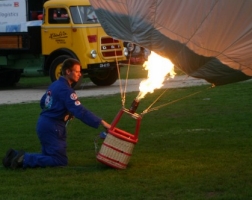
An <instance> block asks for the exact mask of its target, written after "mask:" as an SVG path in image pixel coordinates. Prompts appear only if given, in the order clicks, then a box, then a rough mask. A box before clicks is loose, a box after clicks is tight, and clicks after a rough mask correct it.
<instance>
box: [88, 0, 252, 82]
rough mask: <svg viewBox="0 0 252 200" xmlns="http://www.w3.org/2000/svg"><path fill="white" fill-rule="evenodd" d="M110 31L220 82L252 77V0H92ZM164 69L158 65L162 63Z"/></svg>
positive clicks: (189, 71)
mask: <svg viewBox="0 0 252 200" xmlns="http://www.w3.org/2000/svg"><path fill="white" fill-rule="evenodd" d="M90 3H91V5H92V6H93V7H94V9H95V12H96V14H97V16H98V18H99V21H100V23H101V25H102V27H103V28H104V30H105V32H106V33H107V34H108V35H110V36H112V37H114V38H117V39H121V40H124V41H131V42H133V43H135V44H138V45H140V46H142V47H145V48H147V49H149V50H152V51H154V52H156V53H158V54H159V55H161V56H163V57H166V58H169V59H170V60H171V61H172V62H173V63H174V65H175V66H177V67H178V68H180V69H181V70H182V71H184V72H185V73H186V74H188V75H189V76H192V77H196V78H202V79H205V80H207V81H208V82H210V83H212V84H214V85H224V84H228V83H233V82H238V81H243V80H247V79H250V78H252V14H251V10H252V1H250V0H239V1H231V0H176V1H174V0H90ZM157 70H158V66H157Z"/></svg>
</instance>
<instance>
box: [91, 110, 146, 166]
mask: <svg viewBox="0 0 252 200" xmlns="http://www.w3.org/2000/svg"><path fill="white" fill-rule="evenodd" d="M123 114H127V115H132V113H130V112H129V111H128V110H127V109H122V110H120V111H119V112H118V114H117V116H116V117H115V119H114V121H113V122H112V124H111V128H110V129H108V133H107V134H106V137H105V139H104V141H103V143H102V145H101V148H100V151H99V152H98V153H97V155H96V158H97V160H98V161H99V162H101V163H103V164H105V165H108V166H110V167H113V168H116V169H126V168H127V165H128V163H129V161H130V158H131V156H132V152H133V149H134V147H135V144H136V143H137V142H138V133H139V130H140V123H141V119H142V117H141V116H140V115H137V114H136V113H135V114H134V117H132V119H134V120H136V127H135V132H134V133H129V132H127V131H125V130H122V129H119V128H117V127H116V125H117V124H118V122H119V121H120V119H121V117H122V115H123ZM100 137H101V135H100Z"/></svg>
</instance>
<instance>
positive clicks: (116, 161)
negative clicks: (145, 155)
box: [98, 153, 127, 167]
mask: <svg viewBox="0 0 252 200" xmlns="http://www.w3.org/2000/svg"><path fill="white" fill-rule="evenodd" d="M98 155H99V156H101V157H103V158H106V159H108V160H111V161H113V162H115V163H116V164H119V165H122V166H124V167H126V166H127V165H126V164H124V163H121V162H119V161H118V160H114V159H112V158H109V157H107V156H104V155H102V154H100V153H98ZM103 162H105V161H103ZM110 165H112V164H110Z"/></svg>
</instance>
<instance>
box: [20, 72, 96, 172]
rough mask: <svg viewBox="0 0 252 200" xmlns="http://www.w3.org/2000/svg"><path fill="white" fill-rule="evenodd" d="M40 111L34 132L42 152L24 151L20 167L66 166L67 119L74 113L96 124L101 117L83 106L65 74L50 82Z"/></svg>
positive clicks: (93, 125)
mask: <svg viewBox="0 0 252 200" xmlns="http://www.w3.org/2000/svg"><path fill="white" fill-rule="evenodd" d="M40 107H41V108H42V112H41V113H40V117H39V119H38V122H37V128H36V131H37V135H38V138H39V140H40V143H41V151H42V153H25V155H24V160H23V167H24V168H26V167H46V166H66V165H67V163H68V158H67V155H66V147H67V144H66V137H67V134H66V122H67V120H68V119H69V117H71V115H73V116H74V117H76V118H78V119H80V120H81V121H82V122H84V123H85V124H87V125H89V126H91V127H94V128H98V126H99V125H100V123H101V118H99V117H97V116H95V115H94V114H93V113H92V112H90V111H89V110H87V109H86V108H85V107H83V106H82V105H81V103H80V101H79V100H78V98H77V95H76V93H75V91H74V90H73V89H72V88H71V87H70V85H69V83H68V81H67V80H66V79H65V78H64V77H60V78H59V79H58V80H57V81H55V82H53V83H52V84H51V85H50V86H49V88H48V90H47V91H46V93H45V94H44V95H43V96H42V98H41V100H40Z"/></svg>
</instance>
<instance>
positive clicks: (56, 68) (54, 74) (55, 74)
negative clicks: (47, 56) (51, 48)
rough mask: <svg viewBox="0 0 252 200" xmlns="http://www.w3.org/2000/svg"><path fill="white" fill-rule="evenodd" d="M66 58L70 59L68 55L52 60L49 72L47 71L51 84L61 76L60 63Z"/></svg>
mask: <svg viewBox="0 0 252 200" xmlns="http://www.w3.org/2000/svg"><path fill="white" fill-rule="evenodd" d="M67 58H71V57H70V56H68V55H62V56H59V57H57V58H55V59H54V60H53V62H52V64H51V66H50V70H49V75H50V78H51V81H52V82H54V81H56V80H58V79H59V77H60V76H61V67H62V63H63V62H64V60H66V59H67Z"/></svg>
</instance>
